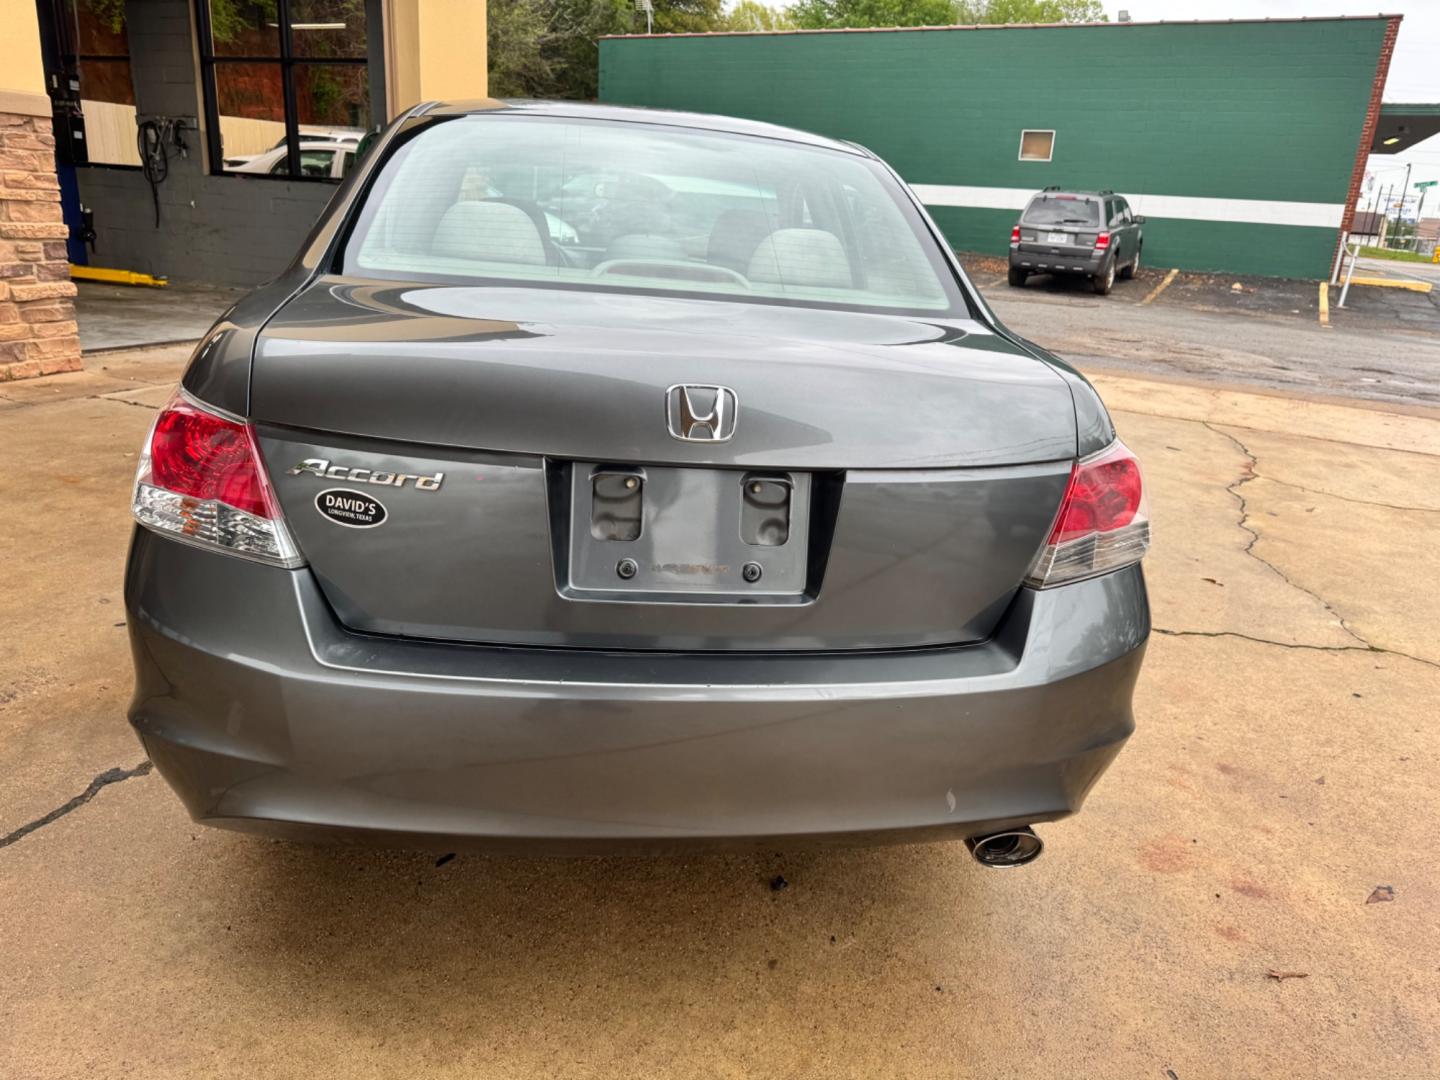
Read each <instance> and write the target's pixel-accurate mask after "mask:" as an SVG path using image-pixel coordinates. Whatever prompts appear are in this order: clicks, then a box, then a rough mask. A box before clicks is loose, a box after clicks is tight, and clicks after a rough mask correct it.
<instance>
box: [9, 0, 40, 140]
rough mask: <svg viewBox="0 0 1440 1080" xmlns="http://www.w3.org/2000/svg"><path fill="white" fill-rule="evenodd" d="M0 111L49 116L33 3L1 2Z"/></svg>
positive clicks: (31, 0)
mask: <svg viewBox="0 0 1440 1080" xmlns="http://www.w3.org/2000/svg"><path fill="white" fill-rule="evenodd" d="M0 112H9V113H28V114H31V115H35V116H48V115H50V101H49V99H48V98H47V97H46V96H45V68H44V66H43V65H42V64H41V63H40V23H39V21H38V20H37V18H36V16H35V0H0Z"/></svg>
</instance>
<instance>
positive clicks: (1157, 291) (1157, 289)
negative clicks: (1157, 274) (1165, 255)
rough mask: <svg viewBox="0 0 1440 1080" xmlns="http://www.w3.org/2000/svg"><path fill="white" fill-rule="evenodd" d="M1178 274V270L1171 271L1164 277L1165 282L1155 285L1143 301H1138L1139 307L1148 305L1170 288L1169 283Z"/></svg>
mask: <svg viewBox="0 0 1440 1080" xmlns="http://www.w3.org/2000/svg"><path fill="white" fill-rule="evenodd" d="M1178 273H1180V270H1179V268H1173V269H1171V271H1170V272H1169V273H1168V274H1166V275H1165V280H1164V281H1162V282H1160V284H1159V285H1156V286H1155V287H1154V288H1153V289H1151V290H1150V292H1149V293H1148V294H1146V296H1145V299H1144V300H1141V301H1140V303H1141V305H1142V306H1143V305H1145V304H1148V303H1150V302H1151V301H1153V300H1154V299H1155V298H1156V297H1157V296H1159V295H1160V294H1161V293H1162V292H1164V291H1165V290H1166V289H1168V288H1169V287H1170V283H1171V282H1172V281H1174V280H1175V275H1177V274H1178Z"/></svg>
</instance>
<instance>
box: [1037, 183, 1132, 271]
mask: <svg viewBox="0 0 1440 1080" xmlns="http://www.w3.org/2000/svg"><path fill="white" fill-rule="evenodd" d="M1144 224H1145V219H1144V218H1143V217H1140V216H1138V215H1136V214H1133V213H1131V211H1130V204H1129V203H1127V202H1126V201H1125V198H1124V196H1121V195H1116V194H1115V193H1114V192H1113V191H1061V190H1060V189H1059V188H1053V187H1049V188H1046V189H1045V190H1044V191H1042V192H1040V193H1039V194H1038V195H1036V196H1035V197H1034V198H1032V199H1031V200H1030V202H1029V205H1027V206H1026V207H1025V211H1024V212H1023V213H1022V214H1021V215H1020V220H1019V221H1018V222H1016V223H1015V227H1014V228H1013V229H1011V230H1010V284H1011V285H1014V286H1016V287H1019V286H1021V285H1024V284H1025V280H1026V278H1028V277H1029V276H1030V275H1031V274H1084V275H1085V276H1086V277H1088V278H1089V279H1090V281H1091V283H1092V284H1093V285H1094V288H1095V291H1096V292H1097V293H1100V294H1101V295H1102V296H1105V295H1108V294H1109V292H1110V290H1111V289H1112V288H1113V287H1114V285H1115V278H1116V276H1117V275H1118V276H1119V277H1122V278H1132V277H1134V276H1135V271H1136V270H1138V269H1140V254H1141V250H1142V249H1143V248H1144V246H1145V235H1144V230H1143V228H1142V226H1143V225H1144Z"/></svg>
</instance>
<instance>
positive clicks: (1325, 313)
mask: <svg viewBox="0 0 1440 1080" xmlns="http://www.w3.org/2000/svg"><path fill="white" fill-rule="evenodd" d="M1320 325H1321V326H1329V325H1330V283H1329V282H1328V281H1322V282H1320Z"/></svg>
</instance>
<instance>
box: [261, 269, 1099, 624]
mask: <svg viewBox="0 0 1440 1080" xmlns="http://www.w3.org/2000/svg"><path fill="white" fill-rule="evenodd" d="M686 385H691V386H695V387H698V388H699V389H697V390H696V391H695V392H694V394H695V396H694V400H693V401H692V402H691V405H692V406H693V409H692V411H693V412H697V413H699V414H701V415H702V416H703V415H704V414H705V413H707V412H709V411H712V410H713V408H714V405H715V402H716V396H715V391H713V390H711V389H707V388H714V387H723V388H725V389H726V391H728V392H729V393H731V394H733V408H734V420H735V426H734V430H733V433H728V432H725V431H721V434H728V437H727V438H724V439H712V438H709V437H708V436H709V435H710V434H713V431H712V430H710V429H707V428H705V427H704V426H702V427H701V428H700V429H699V430H698V431H697V432H696V434H697V435H698V436H700V437H699V438H698V439H696V441H684V440H682V439H680V438H677V437H676V436H675V434H672V431H671V428H672V427H673V426H674V421H675V419H676V418H675V416H674V415H673V414H674V412H675V408H674V404H675V400H674V393H673V388H675V387H676V386H686ZM727 400H732V399H727ZM251 413H252V418H253V419H254V420H255V422H256V424H257V427H258V429H259V433H260V439H261V447H262V452H263V453H264V455H265V458H266V464H267V467H268V469H269V472H270V475H271V478H272V481H273V482H274V485H275V488H276V491H277V494H278V496H279V498H280V500H281V503H282V505H283V506H284V508H285V512H286V515H287V518H288V519H289V521H290V523H291V528H292V530H293V531H294V533H295V535H296V539H297V541H298V543H299V544H300V547H301V549H302V551H303V552H304V553H305V555H306V557H307V559H308V561H309V563H310V566H311V569H312V571H313V572H314V573H315V574H316V576H317V578H318V579H319V581H320V584H321V586H322V588H323V589H324V591H325V593H326V596H327V598H328V599H329V600H330V602H331V604H332V606H333V607H334V609H335V611H336V613H337V615H338V616H339V618H340V619H341V620H342V622H344V623H345V624H346V625H348V626H350V627H352V628H354V629H356V630H363V631H369V632H377V633H388V634H399V635H406V636H418V637H430V638H443V639H450V640H473V641H486V642H510V643H516V644H530V645H565V646H586V647H605V648H653V649H832V648H890V647H902V646H914V645H935V644H943V643H952V642H960V641H971V640H976V639H978V638H981V637H984V636H985V635H986V634H987V633H988V632H989V630H990V628H991V627H992V626H993V624H994V621H995V619H996V618H997V617H998V615H999V613H1000V612H1001V611H1002V610H1003V608H1004V607H1005V605H1006V604H1007V603H1008V602H1009V599H1010V597H1011V596H1012V595H1013V593H1014V590H1015V589H1016V588H1017V587H1018V585H1019V582H1020V580H1021V579H1022V577H1023V575H1024V573H1025V570H1026V569H1027V568H1028V566H1029V563H1030V561H1031V559H1032V558H1033V556H1034V553H1035V551H1036V550H1037V549H1038V548H1039V547H1040V545H1041V544H1042V543H1043V541H1044V538H1045V533H1046V530H1047V529H1048V528H1049V525H1050V523H1051V521H1052V520H1053V517H1054V514H1055V510H1056V508H1057V506H1058V504H1059V501H1060V498H1061V495H1062V493H1063V491H1064V487H1065V483H1066V480H1067V479H1068V476H1069V468H1070V461H1071V459H1072V458H1073V456H1074V451H1075V424H1074V415H1073V405H1072V402H1071V399H1070V395H1069V390H1068V388H1067V386H1066V385H1065V383H1064V381H1063V380H1062V379H1061V378H1060V377H1059V376H1058V375H1057V374H1056V373H1055V372H1053V371H1052V370H1051V369H1050V368H1049V367H1048V366H1047V365H1045V364H1043V363H1041V362H1039V361H1037V360H1035V359H1033V358H1032V357H1030V356H1028V355H1026V354H1024V353H1023V352H1021V351H1020V350H1019V349H1018V348H1017V347H1016V346H1014V345H1013V344H1011V343H1010V342H1009V341H1007V340H1006V339H1004V338H1002V337H1000V336H998V335H996V334H994V333H993V332H992V331H991V330H989V329H988V328H986V327H985V326H984V325H983V324H980V323H977V322H970V321H956V320H949V319H945V320H924V319H916V318H912V317H906V316H892V315H876V314H865V313H856V312H841V311H834V310H818V309H806V308H800V307H796V306H794V305H766V304H756V303H731V302H725V301H715V300H688V299H683V298H673V297H654V296H637V295H632V294H621V293H606V292H599V291H584V290H554V289H552V290H545V289H520V288H513V289H512V288H478V287H454V286H445V285H420V284H415V285H409V284H407V285H396V284H385V285H376V284H373V283H366V282H361V281H354V280H345V279H338V278H332V279H326V280H322V281H320V282H317V283H316V284H314V285H312V286H311V287H310V288H309V289H307V290H305V291H304V292H303V293H302V294H301V295H300V296H299V297H297V298H296V299H295V300H294V301H293V302H292V303H290V304H289V305H287V306H286V307H285V308H284V309H282V310H281V311H280V312H279V313H278V314H277V316H276V317H275V318H274V319H272V320H271V322H270V323H269V324H268V325H267V327H266V329H265V331H264V333H263V334H262V335H261V338H260V340H259V342H258V344H257V348H256V356H255V362H254V368H253V375H252V386H251ZM720 423H721V426H722V428H723V426H724V421H723V420H722V421H720ZM327 493H328V497H329V498H330V499H331V501H332V502H334V501H335V500H339V506H338V509H337V507H336V506H334V505H330V506H327V505H325V503H324V499H325V497H326V496H327ZM357 498H358V499H361V500H369V501H370V502H373V503H375V504H376V505H377V506H379V507H380V508H381V509H380V511H379V512H378V513H377V512H376V511H374V510H373V509H372V508H370V507H368V506H366V505H364V504H363V503H361V504H356V503H355V502H354V500H355V499H357ZM357 506H358V512H360V514H361V517H360V518H359V519H358V520H355V519H350V520H347V519H346V515H347V514H350V513H354V512H357V511H356V507H357ZM376 517H379V519H380V520H373V519H375V518H376ZM627 560H628V561H629V562H630V563H632V564H633V570H631V569H630V568H627V567H626V566H625V565H623V564H625V563H626V561H627ZM627 570H629V572H628V573H627Z"/></svg>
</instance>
